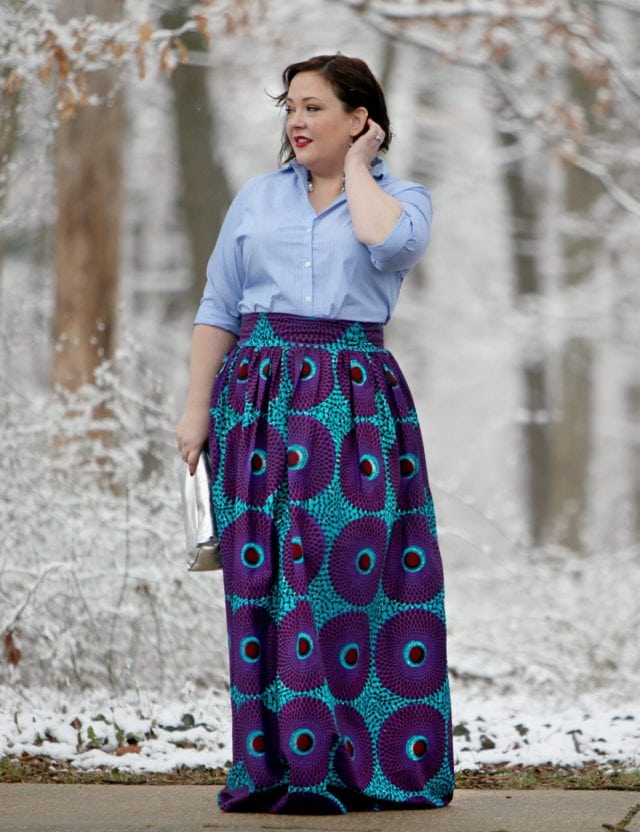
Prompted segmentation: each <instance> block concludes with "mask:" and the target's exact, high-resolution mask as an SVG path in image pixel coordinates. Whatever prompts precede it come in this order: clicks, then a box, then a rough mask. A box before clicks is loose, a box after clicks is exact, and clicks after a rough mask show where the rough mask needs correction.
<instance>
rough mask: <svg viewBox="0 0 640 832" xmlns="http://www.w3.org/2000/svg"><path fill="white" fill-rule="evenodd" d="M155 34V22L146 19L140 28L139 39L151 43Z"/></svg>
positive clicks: (141, 41)
mask: <svg viewBox="0 0 640 832" xmlns="http://www.w3.org/2000/svg"><path fill="white" fill-rule="evenodd" d="M152 34H153V23H152V22H151V21H150V20H146V21H145V22H144V23H143V24H142V25H141V26H140V28H139V29H138V40H139V41H140V43H149V41H150V40H151V35H152Z"/></svg>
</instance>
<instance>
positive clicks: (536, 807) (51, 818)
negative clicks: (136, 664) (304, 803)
mask: <svg viewBox="0 0 640 832" xmlns="http://www.w3.org/2000/svg"><path fill="white" fill-rule="evenodd" d="M215 792H216V787H214V786H120V785H118V786H116V785H114V786H93V785H92V786H77V785H69V786H64V785H57V784H44V785H38V784H31V783H17V784H0V830H1V832H124V831H125V830H131V832H143V830H153V832H202V830H206V829H216V830H219V832H222V830H250V831H251V832H258V830H260V832H262V830H276V829H285V830H292V831H293V830H295V832H306V830H318V832H332V831H333V830H354V832H387V830H389V832H603V829H606V828H607V827H605V826H603V825H604V824H609V829H610V828H611V827H613V828H614V829H615V830H616V832H640V793H634V792H614V791H597V792H586V791H561V790H556V789H554V790H552V789H537V790H535V791H472V790H465V789H459V790H458V791H457V792H456V795H455V798H454V800H453V803H452V804H451V806H449V807H448V808H447V809H439V810H436V811H429V810H427V811H425V810H423V811H415V810H411V811H400V812H353V813H351V814H349V815H341V816H336V815H321V816H318V815H314V816H310V815H266V814H264V815H263V814H223V813H222V812H220V811H219V810H218V809H217V808H216V806H215V802H214V797H215ZM634 809H635V811H634ZM622 824H624V825H622Z"/></svg>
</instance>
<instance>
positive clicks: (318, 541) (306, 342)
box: [211, 313, 454, 813]
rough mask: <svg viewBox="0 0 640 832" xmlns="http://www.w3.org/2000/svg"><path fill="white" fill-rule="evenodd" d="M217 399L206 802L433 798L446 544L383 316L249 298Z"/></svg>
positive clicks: (449, 780)
mask: <svg viewBox="0 0 640 832" xmlns="http://www.w3.org/2000/svg"><path fill="white" fill-rule="evenodd" d="M211 404H212V408H211V414H212V421H211V424H212V430H211V452H212V461H213V478H214V479H213V500H214V507H215V512H216V519H217V523H218V530H219V533H220V540H221V553H222V563H223V581H224V592H225V599H226V615H227V628H228V640H229V655H230V681H231V706H232V721H233V731H232V736H233V765H232V768H231V770H230V771H229V775H228V780H227V784H226V786H225V788H224V789H223V790H222V791H221V792H220V793H219V795H218V803H219V806H220V807H221V808H222V809H223V810H225V811H268V812H293V813H341V812H346V811H347V810H349V809H386V808H395V809H397V808H400V807H402V806H405V805H408V806H410V807H411V808H418V807H438V806H444V805H446V804H447V803H448V802H449V801H450V800H451V797H452V794H453V788H454V777H453V761H452V738H451V714H450V699H449V687H448V679H447V661H446V633H445V616H444V591H443V575H442V564H441V560H440V552H439V549H438V543H437V540H436V527H435V515H434V510H433V503H432V499H431V495H430V491H429V485H428V480H427V470H426V466H425V458H424V451H423V446H422V440H421V437H420V429H419V426H418V421H417V418H416V411H415V408H414V405H413V401H412V399H411V395H410V393H409V391H408V389H407V386H406V382H405V381H404V379H403V376H402V373H401V372H400V370H399V368H398V366H397V364H396V362H395V360H394V358H393V357H392V355H391V354H390V353H389V352H388V351H387V350H385V349H384V344H383V338H382V326H380V325H379V324H369V323H367V324H363V323H357V322H353V321H338V320H327V319H318V318H307V317H300V316H294V315H287V314H282V313H253V314H248V315H245V316H244V317H243V319H242V329H241V333H240V338H239V340H238V342H237V344H236V345H235V346H234V347H233V348H232V349H231V350H230V352H229V353H228V354H227V356H226V357H225V359H224V362H223V364H222V367H221V369H220V372H219V373H218V375H217V377H216V381H215V384H214V388H213V394H212V403H211Z"/></svg>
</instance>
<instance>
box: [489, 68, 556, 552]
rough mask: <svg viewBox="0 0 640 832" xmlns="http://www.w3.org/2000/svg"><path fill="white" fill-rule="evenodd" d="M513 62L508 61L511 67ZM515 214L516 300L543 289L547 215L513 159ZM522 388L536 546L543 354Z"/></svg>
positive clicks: (540, 527) (541, 502) (544, 478)
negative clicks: (541, 227)
mask: <svg viewBox="0 0 640 832" xmlns="http://www.w3.org/2000/svg"><path fill="white" fill-rule="evenodd" d="M508 63H509V62H506V64H507V67H508V68H511V69H512V67H509V66H508ZM500 140H501V143H502V145H503V147H512V146H513V145H514V144H515V143H516V142H517V141H518V137H517V136H516V135H514V134H511V133H504V132H503V133H501V134H500ZM505 186H506V194H507V197H508V200H509V215H510V217H511V238H512V252H513V272H514V274H513V277H514V295H515V300H516V303H519V302H520V301H521V300H522V299H524V298H527V297H530V296H535V295H540V294H541V292H542V286H541V279H540V265H539V249H538V245H539V238H538V223H539V217H540V215H541V214H542V209H541V205H540V195H539V188H540V185H539V183H538V182H536V181H533V180H532V176H531V173H530V172H529V173H528V171H527V165H526V163H525V162H524V161H521V160H518V161H515V162H513V163H512V164H511V165H510V166H509V167H508V168H507V169H506V173H505ZM521 371H522V387H523V393H524V402H525V409H526V412H527V413H528V414H529V418H528V420H527V422H526V423H525V425H524V426H523V443H524V447H525V453H526V465H525V471H524V479H525V483H524V488H525V494H526V501H527V514H528V521H529V534H530V537H531V541H532V543H533V544H534V545H537V546H538V545H540V544H542V543H543V542H544V539H545V532H546V529H547V525H548V517H549V503H548V480H549V474H550V459H549V456H550V447H549V428H548V425H547V424H546V423H545V422H544V421H542V422H541V421H540V419H539V418H538V417H539V414H540V413H544V412H546V411H547V410H548V409H549V401H548V382H547V373H548V370H547V363H546V361H545V360H544V359H543V358H530V357H526V358H524V359H523V361H522V367H521Z"/></svg>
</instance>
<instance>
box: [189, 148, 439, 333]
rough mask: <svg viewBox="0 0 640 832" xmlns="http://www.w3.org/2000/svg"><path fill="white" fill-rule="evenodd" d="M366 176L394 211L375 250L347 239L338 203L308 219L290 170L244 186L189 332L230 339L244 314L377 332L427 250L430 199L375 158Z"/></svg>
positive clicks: (302, 176)
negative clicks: (398, 209)
mask: <svg viewBox="0 0 640 832" xmlns="http://www.w3.org/2000/svg"><path fill="white" fill-rule="evenodd" d="M371 173H372V175H373V176H374V177H375V179H376V180H377V182H378V184H379V185H380V186H381V187H382V188H383V189H384V190H385V191H386V192H387V193H388V194H390V195H391V196H393V197H395V199H397V200H398V201H399V202H400V203H401V204H402V208H403V210H402V214H401V215H400V217H399V218H398V220H397V222H396V224H395V225H394V227H393V228H392V229H391V231H390V232H389V234H388V236H387V237H386V239H385V240H383V242H381V243H379V244H377V245H365V244H364V243H361V242H359V241H358V240H357V239H356V236H355V234H354V231H353V226H352V224H351V217H350V215H349V209H348V206H347V200H346V197H345V195H344V194H341V195H340V196H339V197H338V198H337V199H336V200H335V201H334V202H332V203H331V205H329V207H328V208H326V209H325V210H324V211H322V212H320V213H319V214H316V213H315V211H314V209H313V206H312V205H311V203H310V202H309V199H308V195H307V189H306V184H307V170H306V168H304V167H303V166H302V165H300V164H299V163H297V162H295V161H293V162H291V163H289V164H288V165H286V166H285V167H283V168H281V169H280V170H278V171H275V172H273V173H267V174H262V175H261V176H256V177H254V178H252V179H250V180H249V181H248V182H247V183H246V184H245V185H244V186H243V187H242V188H241V190H240V191H239V192H238V194H237V196H236V197H235V199H234V200H233V202H232V204H231V206H230V208H229V211H228V212H227V215H226V217H225V220H224V223H223V225H222V228H221V230H220V234H219V236H218V240H217V242H216V245H215V248H214V250H213V252H212V254H211V257H210V259H209V263H208V266H207V281H206V285H205V290H204V294H203V297H202V300H201V302H200V307H199V309H198V312H197V315H196V318H195V321H194V323H196V324H209V325H212V326H218V327H221V328H222V329H226V330H229V331H230V332H233V333H235V334H238V332H239V330H240V316H241V315H242V314H244V313H245V312H287V313H290V314H294V315H305V316H310V317H320V318H338V319H341V320H352V321H371V322H376V323H386V322H387V321H388V320H389V318H390V316H391V313H392V311H393V308H394V306H395V305H396V302H397V300H398V295H399V293H400V287H401V284H402V280H403V278H404V276H405V274H406V273H407V272H408V271H409V269H410V268H411V267H412V266H413V265H414V264H415V263H416V262H417V261H418V260H419V259H420V257H422V255H423V254H424V251H425V249H426V247H427V244H428V242H429V234H430V229H431V217H432V209H431V197H430V195H429V192H428V191H427V190H426V189H425V188H423V187H422V185H418V184H416V183H413V182H404V181H401V180H399V179H395V178H393V177H392V176H390V175H389V172H388V169H387V166H386V163H385V162H384V160H383V159H381V158H380V157H376V158H375V159H374V161H373V163H372V168H371Z"/></svg>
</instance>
